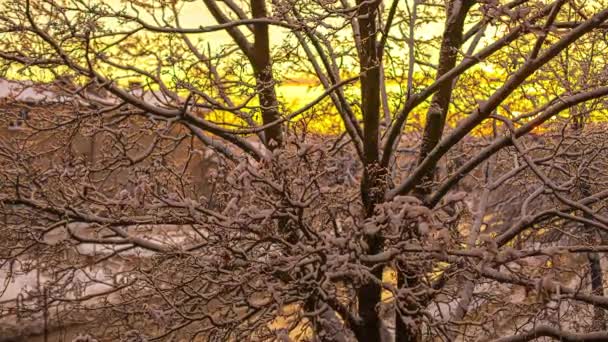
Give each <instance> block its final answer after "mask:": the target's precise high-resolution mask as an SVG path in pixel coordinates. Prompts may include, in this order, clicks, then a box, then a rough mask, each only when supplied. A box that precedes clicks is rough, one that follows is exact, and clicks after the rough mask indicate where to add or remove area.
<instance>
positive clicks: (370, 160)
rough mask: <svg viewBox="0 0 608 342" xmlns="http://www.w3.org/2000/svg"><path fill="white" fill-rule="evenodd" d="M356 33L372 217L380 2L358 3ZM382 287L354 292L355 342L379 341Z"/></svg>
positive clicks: (365, 193)
mask: <svg viewBox="0 0 608 342" xmlns="http://www.w3.org/2000/svg"><path fill="white" fill-rule="evenodd" d="M357 5H358V6H360V8H359V12H358V24H359V33H360V37H361V47H360V51H361V55H360V60H359V63H360V69H361V102H362V103H361V109H362V114H363V162H364V167H363V179H362V181H361V199H362V201H363V206H364V210H365V217H371V216H372V215H373V213H374V208H375V206H376V205H377V204H379V203H381V202H382V201H383V200H384V193H385V191H386V175H387V173H386V170H385V169H384V168H382V167H381V166H380V163H379V146H378V141H379V134H380V132H379V128H380V125H379V124H380V61H379V56H378V52H379V51H378V47H377V41H376V38H377V36H376V35H377V32H378V29H377V23H376V17H377V9H378V5H379V2H370V1H363V0H357ZM366 243H367V245H368V246H369V250H368V253H369V254H376V253H379V252H381V251H382V249H383V240H382V237H381V233H378V234H376V235H374V236H368V237H367V238H366ZM382 272H383V268H382V267H380V268H377V269H374V270H373V271H372V274H373V276H374V277H376V278H378V279H382ZM381 291H382V289H381V287H380V285H379V284H377V282H375V281H373V280H371V279H369V280H364V283H363V284H362V285H361V286H360V287H359V289H358V290H357V303H358V313H359V317H360V318H361V320H362V323H361V325H360V326H358V327H357V328H356V329H355V336H356V337H357V340H359V341H361V342H363V341H365V342H368V341H380V317H379V315H378V312H377V310H376V309H377V306H378V304H379V303H380V299H381Z"/></svg>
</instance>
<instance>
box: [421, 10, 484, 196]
mask: <svg viewBox="0 0 608 342" xmlns="http://www.w3.org/2000/svg"><path fill="white" fill-rule="evenodd" d="M473 4H474V1H472V0H452V1H450V3H449V4H448V9H447V19H446V23H445V29H444V33H443V39H442V41H441V48H440V51H439V63H438V68H437V75H436V77H435V78H436V79H438V78H440V77H441V76H443V75H444V74H445V73H446V72H448V71H450V70H451V69H453V68H454V66H455V65H456V61H457V59H458V51H459V49H460V47H461V45H462V43H463V29H464V21H465V18H466V16H467V13H468V11H469V9H470V8H471V6H472V5H473ZM453 86H454V82H447V83H445V84H444V85H442V86H441V87H439V89H438V90H437V92H436V93H435V94H434V95H433V98H432V99H431V104H430V106H429V109H428V111H427V115H426V124H425V126H424V135H423V137H422V146H421V148H420V154H419V156H418V163H421V162H422V161H423V160H424V158H426V156H427V155H428V154H429V153H430V152H431V151H432V150H433V148H435V146H436V145H437V143H438V142H439V140H440V139H441V136H442V135H443V129H444V127H445V121H446V117H447V113H448V108H449V106H450V100H451V98H452V90H453ZM434 170H435V165H432V166H431V167H430V168H429V172H427V175H426V176H425V177H424V178H423V179H422V181H421V182H420V185H419V186H418V187H417V189H416V190H417V192H419V193H420V194H427V193H428V192H429V191H430V188H431V184H430V183H431V182H432V181H433V178H434V174H435V172H434Z"/></svg>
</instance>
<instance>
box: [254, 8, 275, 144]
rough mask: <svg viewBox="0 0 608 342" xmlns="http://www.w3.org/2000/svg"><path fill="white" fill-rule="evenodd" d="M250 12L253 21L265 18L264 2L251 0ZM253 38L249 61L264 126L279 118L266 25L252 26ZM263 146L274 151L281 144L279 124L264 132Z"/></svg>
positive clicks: (257, 24)
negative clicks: (254, 79) (253, 74)
mask: <svg viewBox="0 0 608 342" xmlns="http://www.w3.org/2000/svg"><path fill="white" fill-rule="evenodd" d="M251 12H252V15H253V18H254V19H257V18H266V17H267V16H268V14H267V11H266V4H265V1H264V0H251ZM253 37H254V43H253V51H252V53H251V56H250V60H251V64H252V66H253V71H254V73H255V78H256V91H257V93H258V97H259V100H260V111H261V113H262V122H263V124H264V125H267V124H270V123H272V122H275V121H277V120H279V119H280V118H281V116H280V114H279V103H278V101H277V94H276V91H275V81H274V77H273V75H272V60H271V58H270V39H269V33H268V24H265V23H256V24H254V25H253ZM264 144H265V145H266V147H268V148H270V149H274V148H276V147H278V146H281V145H282V144H283V129H282V124H281V123H277V124H275V125H273V126H271V127H268V128H266V129H265V130H264Z"/></svg>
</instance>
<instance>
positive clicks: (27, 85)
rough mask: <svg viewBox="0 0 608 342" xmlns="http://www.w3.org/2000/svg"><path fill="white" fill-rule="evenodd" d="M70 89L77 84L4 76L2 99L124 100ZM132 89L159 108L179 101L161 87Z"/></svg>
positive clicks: (107, 102) (84, 102) (0, 90)
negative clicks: (9, 78) (160, 88)
mask: <svg viewBox="0 0 608 342" xmlns="http://www.w3.org/2000/svg"><path fill="white" fill-rule="evenodd" d="M67 88H76V86H72V87H70V86H67V87H66V86H65V85H63V86H61V85H59V84H58V82H56V83H33V82H31V81H14V80H7V79H2V78H0V101H3V100H4V101H16V102H25V103H32V104H49V103H53V104H61V103H68V102H72V101H78V102H79V103H81V104H82V105H91V104H97V105H106V106H112V105H116V104H118V103H119V102H120V101H119V100H118V99H117V98H116V97H114V96H111V95H110V94H107V93H105V92H104V91H97V90H96V89H92V87H91V88H88V89H87V88H85V89H84V91H82V92H80V95H77V94H73V93H70V92H68V91H66V89H67ZM128 92H129V93H130V94H132V95H134V96H135V97H137V98H140V99H142V100H144V101H145V102H146V103H148V104H152V105H154V106H159V107H168V106H169V105H170V104H172V103H175V102H176V101H175V100H174V99H173V98H172V97H171V96H168V95H167V94H165V93H164V92H162V91H159V90H154V91H151V90H142V89H141V88H139V87H138V88H132V89H131V90H128Z"/></svg>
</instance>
